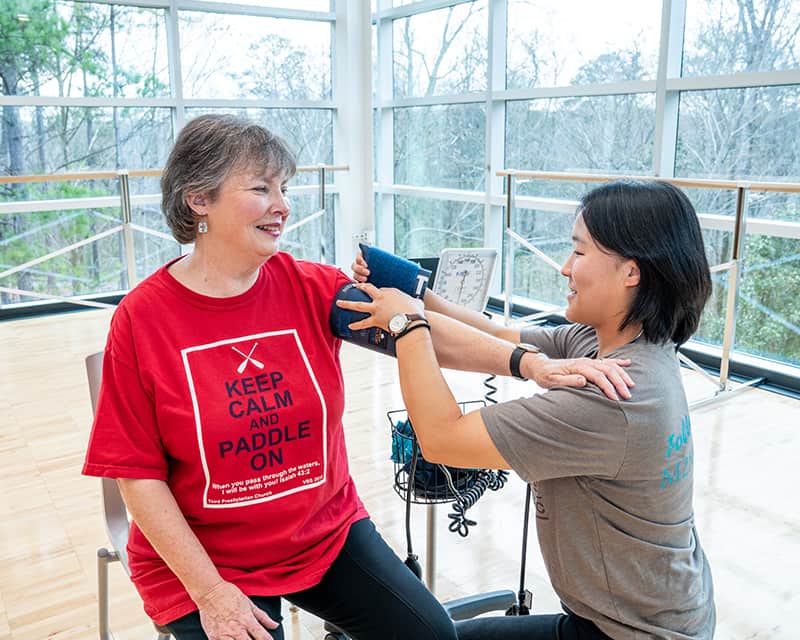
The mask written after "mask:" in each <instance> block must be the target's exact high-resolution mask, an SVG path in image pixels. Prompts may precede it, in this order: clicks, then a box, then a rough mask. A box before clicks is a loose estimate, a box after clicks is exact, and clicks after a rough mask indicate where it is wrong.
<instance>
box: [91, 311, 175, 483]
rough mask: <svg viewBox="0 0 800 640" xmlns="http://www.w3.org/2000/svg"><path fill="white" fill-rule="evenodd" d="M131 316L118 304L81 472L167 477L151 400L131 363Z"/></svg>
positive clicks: (101, 474)
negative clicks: (118, 307)
mask: <svg viewBox="0 0 800 640" xmlns="http://www.w3.org/2000/svg"><path fill="white" fill-rule="evenodd" d="M129 323H130V319H129V318H128V316H127V314H126V313H125V312H124V310H123V309H118V310H117V313H116V314H115V315H114V320H112V325H111V331H110V332H109V339H108V343H107V345H106V350H105V354H104V356H103V375H102V383H101V385H100V395H99V397H98V400H97V411H96V413H95V419H94V423H93V425H92V432H91V435H90V436H89V445H88V447H87V451H86V458H85V461H84V466H83V474H84V475H90V476H102V477H108V478H150V479H155V480H167V475H168V474H167V459H166V454H165V452H164V448H163V446H162V443H161V439H160V436H159V432H158V426H157V421H156V415H155V406H154V403H153V398H152V395H151V394H150V393H148V392H147V390H146V389H145V388H144V385H143V383H142V380H141V377H140V375H139V373H138V370H137V367H136V358H135V353H134V350H133V340H132V338H131V333H130V324H129Z"/></svg>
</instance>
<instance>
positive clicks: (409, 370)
mask: <svg viewBox="0 0 800 640" xmlns="http://www.w3.org/2000/svg"><path fill="white" fill-rule="evenodd" d="M572 243H573V251H572V253H571V255H570V257H569V258H568V259H567V261H566V262H565V264H564V266H563V268H562V274H563V275H564V276H565V277H566V278H567V286H568V288H569V293H568V295H567V304H568V307H567V311H566V317H567V319H568V320H570V321H571V322H572V323H573V324H568V325H563V326H559V327H555V328H544V327H533V328H526V329H523V330H522V332H521V334H520V332H519V331H514V330H510V329H503V330H493V329H492V328H491V327H489V326H488V325H487V321H485V320H484V319H482V318H480V317H477V316H473V315H470V313H469V312H466V311H464V310H454V309H453V308H452V307H447V306H446V305H444V304H443V302H442V301H441V300H440V299H438V298H436V296H430V297H429V296H428V295H426V296H425V307H427V308H423V303H422V302H421V301H419V300H416V299H414V298H410V297H409V296H407V295H405V294H403V293H401V292H400V291H398V290H396V289H378V288H376V287H374V286H372V285H370V284H362V285H359V286H360V287H361V288H362V289H363V290H364V291H365V292H367V293H368V295H369V296H370V297H372V298H373V301H372V302H350V301H343V302H339V303H338V304H339V305H340V306H342V307H344V308H347V309H350V310H352V311H357V312H364V313H369V314H371V315H370V317H368V318H366V319H364V320H361V321H359V322H356V323H353V324H351V328H353V329H359V328H363V327H371V326H379V327H384V328H387V327H388V326H389V321H390V319H391V318H393V317H396V316H397V315H398V314H417V315H418V316H419V315H424V316H425V318H424V319H419V320H417V322H419V323H427V324H429V325H430V326H429V327H425V326H424V324H421V325H419V326H420V327H422V328H421V330H417V331H414V332H413V333H411V334H409V335H408V337H406V338H403V339H402V340H401V341H398V343H397V361H398V367H399V370H400V385H401V387H402V392H403V398H404V400H405V404H406V407H407V409H408V413H409V416H410V418H411V421H412V423H413V424H414V428H415V431H416V433H417V437H418V438H419V442H420V445H421V447H422V451H423V454H424V456H425V458H426V459H427V460H429V461H431V462H438V463H442V464H448V465H452V466H460V467H468V468H472V467H488V468H511V469H514V470H515V471H517V472H518V473H519V474H520V476H521V477H522V478H523V479H525V480H527V481H528V482H529V483H531V484H532V485H533V489H534V492H535V494H536V516H537V517H536V524H537V531H538V535H539V543H540V547H541V550H542V554H543V556H544V560H545V564H546V566H547V570H548V573H549V575H550V579H551V582H552V584H553V587H554V589H555V591H556V593H557V595H558V596H559V598H560V599H561V601H562V603H563V608H564V613H553V614H538V615H531V616H522V617H515V618H481V619H476V620H471V621H466V622H463V623H459V626H458V635H459V638H460V639H461V640H500V639H502V640H543V639H548V640H549V639H560V640H576V639H580V640H587V639H588V640H594V639H604V640H605V639H608V638H615V639H616V640H638V639H640V638H669V639H671V640H674V639H681V640H689V639H701V638H702V639H707V638H711V637H712V636H713V633H714V625H715V613H714V602H713V586H712V580H711V573H710V570H709V566H708V562H707V560H706V556H705V554H704V553H703V549H702V547H701V546H700V540H699V538H698V536H697V531H696V529H695V522H694V513H693V508H692V476H693V472H694V451H693V444H692V430H691V422H690V419H689V411H688V406H687V402H686V397H685V395H684V391H683V386H682V382H681V374H680V370H679V365H678V359H677V357H676V349H677V346H678V345H680V344H682V343H683V342H685V341H686V340H688V339H689V337H690V336H691V335H692V333H693V332H694V331H695V330H696V329H697V326H698V322H699V319H700V314H701V312H702V309H703V306H704V305H705V302H706V300H707V298H708V296H709V294H710V291H711V279H710V273H709V268H708V263H707V261H706V257H705V253H704V248H703V241H702V235H701V232H700V226H699V223H698V220H697V216H696V214H695V212H694V209H693V207H692V205H691V203H690V202H689V200H688V199H687V198H686V196H685V195H684V194H683V193H682V192H681V191H679V190H678V189H676V188H675V187H673V186H670V185H668V184H664V183H627V182H618V183H612V184H608V185H605V186H602V187H599V188H597V189H595V190H594V191H591V192H590V193H588V194H587V195H586V196H585V197H584V198H583V200H582V203H581V207H580V209H579V212H578V215H577V219H576V220H575V224H574V227H573V230H572ZM355 268H356V274H357V277H358V278H359V279H361V280H363V279H364V278H365V277H366V276H367V275H368V274H369V271H368V265H364V264H363V262H361V261H359V262H357V264H356V265H355ZM437 310H438V311H445V312H446V313H449V314H450V315H455V316H457V317H459V318H460V319H461V320H464V321H466V322H468V323H469V324H472V325H473V326H475V327H478V328H480V329H483V330H485V331H489V332H495V333H497V334H498V335H502V336H503V337H504V338H506V339H510V340H519V339H520V338H521V339H522V340H524V342H525V343H530V345H534V346H535V347H537V348H538V349H536V348H531V347H526V346H524V345H520V346H518V347H517V348H513V347H512V346H510V345H508V346H506V347H505V357H506V359H507V360H506V362H507V363H508V364H507V365H506V371H508V370H509V369H510V370H512V371H513V370H514V369H517V368H519V367H520V366H521V365H524V364H525V363H526V362H532V361H536V360H538V359H540V358H541V357H542V355H540V354H537V353H536V351H537V350H541V352H542V353H543V354H546V355H547V356H552V357H557V358H592V359H594V360H596V361H597V362H600V363H603V362H607V361H608V360H609V359H610V358H625V359H629V360H630V361H631V363H632V364H631V366H630V369H629V372H630V374H631V377H633V379H634V380H635V381H636V387H635V389H634V393H633V397H632V398H631V399H630V400H627V401H624V402H621V401H617V400H613V399H610V398H609V397H607V395H604V394H603V393H602V392H601V391H600V389H599V388H598V387H597V386H595V385H593V384H590V385H587V386H586V387H584V388H581V389H575V388H573V389H570V388H565V387H558V388H554V389H552V390H550V391H548V392H547V393H544V394H539V395H534V396H532V397H529V398H521V399H518V400H511V401H509V402H504V403H499V404H497V405H493V406H489V407H485V408H483V409H481V410H479V411H474V412H471V413H468V414H466V415H461V412H460V410H459V408H458V405H457V404H456V402H455V400H454V399H453V396H452V394H451V392H450V390H449V388H448V387H447V384H446V382H445V380H444V378H443V377H442V375H441V372H440V370H439V366H440V365H441V366H448V367H460V366H462V365H463V364H464V361H465V359H467V358H472V357H473V353H474V352H475V351H476V350H484V349H485V348H487V347H486V346H485V345H487V344H488V341H487V340H486V339H485V338H481V335H482V334H480V333H479V332H477V331H472V334H470V330H469V328H468V327H467V328H465V327H464V326H463V325H461V324H460V323H458V322H455V321H454V320H453V319H452V318H450V317H447V316H446V315H440V314H439V313H437V312H436V311H437ZM427 329H431V331H428V330H427ZM431 332H432V333H431ZM442 334H446V335H449V336H455V335H461V336H462V339H461V343H460V344H459V341H458V340H455V339H452V338H451V339H450V340H449V342H448V348H447V349H444V348H443V344H442V341H441V340H440V336H441V335H442ZM431 336H433V339H434V341H435V344H436V350H435V351H434V343H433V342H432V341H431ZM478 345H484V347H481V348H480V349H479V346H478ZM497 348H498V349H502V347H500V346H498V347H497ZM437 357H438V360H437Z"/></svg>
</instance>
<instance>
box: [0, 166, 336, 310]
mask: <svg viewBox="0 0 800 640" xmlns="http://www.w3.org/2000/svg"><path fill="white" fill-rule="evenodd" d="M348 170H349V167H348V166H347V165H325V164H319V165H313V166H300V167H297V172H298V173H317V174H318V175H319V184H318V185H317V188H318V190H319V209H318V210H317V211H315V212H314V213H312V214H310V215H309V216H306V217H305V218H303V219H302V220H299V221H297V222H296V223H294V224H292V225H291V226H289V227H288V228H287V229H286V231H287V232H290V231H293V230H295V229H298V228H300V227H302V226H304V225H306V224H308V223H310V222H312V221H313V220H316V219H318V218H321V217H322V216H324V214H325V213H326V211H325V187H326V185H325V178H326V173H327V172H334V171H348ZM161 174H162V169H133V170H128V169H121V170H117V171H110V170H108V171H106V170H104V171H86V172H73V173H58V174H49V175H46V174H43V175H14V176H0V184H22V183H34V182H63V181H69V180H102V179H116V180H117V183H118V186H119V196H113V200H114V204H116V203H117V202H118V203H119V206H120V218H121V221H120V224H118V225H116V226H114V227H112V228H111V229H106V230H105V231H102V232H99V233H96V234H94V235H92V236H89V237H87V238H84V239H82V240H80V241H78V242H74V243H72V244H70V245H68V246H65V247H61V248H60V249H56V250H55V251H52V252H50V253H47V254H46V255H43V256H40V257H38V258H34V259H32V260H28V261H27V262H25V263H23V264H19V265H16V266H14V267H10V268H7V269H5V270H3V271H0V279H2V278H4V277H6V276H9V275H12V274H14V273H17V272H19V271H23V270H25V269H27V268H30V267H32V266H36V265H38V264H40V263H42V262H45V261H47V260H50V259H51V258H54V257H57V256H60V255H63V254H65V253H68V252H70V251H72V250H74V249H77V248H79V247H82V246H85V245H88V244H91V243H93V242H96V241H98V240H100V239H103V238H106V237H108V236H110V235H116V234H119V233H121V234H122V238H123V245H124V253H125V263H126V276H127V283H126V284H127V290H130V289H131V288H133V287H134V286H135V285H136V255H135V245H134V235H133V232H134V231H139V232H141V233H146V234H149V235H153V236H157V237H159V238H168V237H169V236H167V235H166V234H164V233H162V232H160V231H156V230H154V229H148V228H146V227H142V226H141V225H137V224H136V223H134V222H133V220H132V211H133V207H132V197H131V193H130V178H141V177H158V176H160V175H161ZM112 206H113V205H112ZM319 249H320V260H321V261H322V262H324V261H325V259H326V255H325V253H326V252H325V239H324V233H323V234H321V238H320V248H319ZM0 292H2V293H9V294H15V295H24V296H28V297H33V298H40V299H46V300H53V301H58V302H70V303H73V304H77V305H82V306H89V307H98V306H107V305H104V304H101V303H97V302H93V301H91V300H85V299H83V298H69V297H64V296H59V295H54V294H43V293H39V292H35V291H30V290H26V289H20V288H16V287H7V286H2V285H0Z"/></svg>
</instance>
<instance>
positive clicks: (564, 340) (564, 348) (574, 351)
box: [520, 324, 597, 358]
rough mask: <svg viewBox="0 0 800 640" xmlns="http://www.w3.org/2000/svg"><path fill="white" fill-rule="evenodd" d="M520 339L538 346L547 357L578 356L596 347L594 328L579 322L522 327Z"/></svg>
mask: <svg viewBox="0 0 800 640" xmlns="http://www.w3.org/2000/svg"><path fill="white" fill-rule="evenodd" d="M520 340H521V341H522V342H526V343H528V344H532V345H535V346H537V347H539V348H540V349H541V350H542V352H543V353H544V354H545V355H546V356H547V357H548V358H580V357H583V356H586V355H589V354H590V353H591V352H592V351H593V350H595V349H597V339H596V337H595V332H594V329H592V328H591V327H588V326H586V325H581V324H562V325H558V326H557V327H542V326H536V325H531V326H527V327H522V329H521V330H520Z"/></svg>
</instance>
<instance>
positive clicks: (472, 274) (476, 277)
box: [433, 249, 497, 312]
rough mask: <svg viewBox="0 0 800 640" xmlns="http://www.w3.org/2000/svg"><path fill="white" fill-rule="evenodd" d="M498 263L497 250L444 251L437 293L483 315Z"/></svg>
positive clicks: (435, 284) (436, 278) (434, 288)
mask: <svg viewBox="0 0 800 640" xmlns="http://www.w3.org/2000/svg"><path fill="white" fill-rule="evenodd" d="M496 262H497V250H495V249H443V250H442V253H441V254H440V256H439V264H438V266H437V268H436V277H435V278H434V283H433V291H434V293H437V294H438V295H440V296H442V297H443V298H444V299H445V300H449V301H450V302H453V303H455V304H458V305H461V306H463V307H467V308H468V309H472V310H474V311H478V312H480V311H483V309H484V307H485V306H486V302H487V300H488V299H489V287H490V286H491V283H492V276H493V275H494V268H495V263H496Z"/></svg>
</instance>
